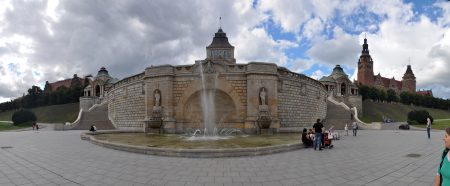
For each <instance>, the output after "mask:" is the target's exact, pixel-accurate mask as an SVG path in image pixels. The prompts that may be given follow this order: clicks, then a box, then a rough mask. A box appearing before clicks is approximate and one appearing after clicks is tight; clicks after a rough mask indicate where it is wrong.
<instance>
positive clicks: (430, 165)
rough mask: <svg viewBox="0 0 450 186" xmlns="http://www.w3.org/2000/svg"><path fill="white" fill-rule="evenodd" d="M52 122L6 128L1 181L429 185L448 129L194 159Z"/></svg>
mask: <svg viewBox="0 0 450 186" xmlns="http://www.w3.org/2000/svg"><path fill="white" fill-rule="evenodd" d="M49 128H50V127H47V129H46V130H41V131H39V132H36V131H20V132H0V147H2V148H1V149H0V185H208V186H209V185H269V186H276V185H320V186H326V185H420V186H423V185H431V184H432V182H433V179H434V175H435V174H436V168H437V166H438V163H439V159H440V157H439V156H440V154H441V150H442V137H443V135H444V132H443V131H434V132H432V139H431V140H428V139H426V132H425V131H398V130H397V131H392V130H380V131H373V130H372V131H369V130H361V131H358V136H356V137H353V136H343V137H342V139H341V140H337V141H334V142H333V143H334V145H335V148H333V149H331V150H329V149H325V150H323V151H314V150H313V149H301V150H297V151H292V152H286V153H279V154H272V155H264V156H255V157H240V158H210V159H196V158H173V157H160V156H150V155H142V154H134V153H129V152H122V151H116V150H111V149H107V148H103V147H100V146H96V145H93V144H91V143H90V142H89V141H82V140H80V132H81V131H50V129H49ZM350 135H351V134H350ZM408 154H413V155H411V156H414V155H416V156H419V157H409V156H407V155H408Z"/></svg>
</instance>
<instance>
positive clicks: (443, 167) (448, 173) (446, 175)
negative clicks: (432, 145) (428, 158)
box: [434, 127, 450, 186]
mask: <svg viewBox="0 0 450 186" xmlns="http://www.w3.org/2000/svg"><path fill="white" fill-rule="evenodd" d="M443 140H444V147H445V148H444V151H443V152H442V156H441V163H440V164H439V167H438V172H437V175H436V176H435V177H434V185H435V186H439V185H450V154H449V149H450V127H448V128H446V129H445V134H444V139H443Z"/></svg>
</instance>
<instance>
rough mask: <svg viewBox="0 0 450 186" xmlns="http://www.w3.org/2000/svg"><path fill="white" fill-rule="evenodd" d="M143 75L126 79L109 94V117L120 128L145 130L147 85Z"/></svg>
mask: <svg viewBox="0 0 450 186" xmlns="http://www.w3.org/2000/svg"><path fill="white" fill-rule="evenodd" d="M143 75H144V74H143V73H141V74H137V75H134V76H131V77H128V78H125V79H123V80H121V81H119V82H117V83H116V84H114V86H113V87H112V88H111V90H110V91H109V92H108V94H107V99H108V115H109V118H110V119H112V120H113V123H114V124H115V125H116V126H117V127H120V128H137V129H142V128H143V122H142V121H141V120H143V119H144V118H145V102H144V97H145V84H144V81H143Z"/></svg>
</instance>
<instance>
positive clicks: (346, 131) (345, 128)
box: [344, 123, 348, 136]
mask: <svg viewBox="0 0 450 186" xmlns="http://www.w3.org/2000/svg"><path fill="white" fill-rule="evenodd" d="M344 130H345V135H346V136H348V124H347V123H346V124H345V127H344Z"/></svg>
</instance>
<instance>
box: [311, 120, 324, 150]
mask: <svg viewBox="0 0 450 186" xmlns="http://www.w3.org/2000/svg"><path fill="white" fill-rule="evenodd" d="M313 128H314V132H315V138H314V150H317V148H319V150H322V146H321V145H322V128H323V124H322V123H321V122H320V119H317V122H316V123H314V125H313Z"/></svg>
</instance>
